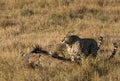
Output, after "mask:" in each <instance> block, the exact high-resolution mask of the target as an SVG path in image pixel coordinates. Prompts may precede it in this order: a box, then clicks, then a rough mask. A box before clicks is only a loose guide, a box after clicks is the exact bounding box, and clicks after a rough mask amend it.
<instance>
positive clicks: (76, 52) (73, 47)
mask: <svg viewBox="0 0 120 81" xmlns="http://www.w3.org/2000/svg"><path fill="white" fill-rule="evenodd" d="M102 41H103V37H102V36H100V38H99V42H98V44H97V42H96V41H95V40H94V39H92V38H80V37H78V36H77V35H69V36H65V37H63V39H62V40H61V43H62V44H65V45H66V48H67V52H68V54H69V55H70V57H71V61H74V59H75V58H77V57H79V58H84V57H88V56H89V55H92V57H94V58H96V56H97V51H98V49H99V48H100V46H101V44H102Z"/></svg>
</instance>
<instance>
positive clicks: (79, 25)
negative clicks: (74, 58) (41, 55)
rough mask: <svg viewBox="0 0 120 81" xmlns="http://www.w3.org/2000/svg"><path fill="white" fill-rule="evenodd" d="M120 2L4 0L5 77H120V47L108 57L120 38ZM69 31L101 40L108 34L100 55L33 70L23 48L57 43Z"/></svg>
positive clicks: (1, 71) (29, 80) (1, 61)
mask: <svg viewBox="0 0 120 81" xmlns="http://www.w3.org/2000/svg"><path fill="white" fill-rule="evenodd" d="M119 4H120V1H119V0H104V1H103V0H91V1H88V0H0V81H38V80H39V81H101V80H102V81H106V80H107V81H119V80H120V77H119V76H120V62H119V61H120V60H119V59H120V56H119V52H120V50H119V49H118V50H117V54H116V56H115V58H114V59H112V60H110V61H105V60H104V59H105V58H107V57H108V56H110V54H111V52H112V50H113V44H112V43H114V42H117V43H118V44H119V41H120V39H119V38H120V34H119V32H120V30H119V26H120V5H119ZM68 33H69V34H76V35H79V36H80V37H81V38H94V39H95V40H98V37H99V36H100V35H102V36H103V37H104V43H103V45H102V47H101V50H100V51H99V52H98V57H97V59H96V60H95V61H91V58H88V59H86V60H85V61H84V62H83V63H82V65H76V64H73V65H71V64H67V65H66V66H63V65H61V64H58V65H56V66H54V67H44V68H43V67H37V68H36V69H34V70H33V69H31V68H29V67H28V66H27V65H25V64H24V62H22V61H21V59H20V58H19V55H18V54H19V52H20V51H21V50H24V51H25V52H29V51H30V50H31V49H32V46H34V45H35V44H39V45H41V46H42V47H44V48H46V49H47V50H54V49H56V47H55V46H56V45H57V44H58V43H59V41H60V39H61V37H62V36H63V35H66V34H68ZM48 46H52V47H51V48H49V47H48ZM46 60H47V59H46ZM53 62H54V61H53Z"/></svg>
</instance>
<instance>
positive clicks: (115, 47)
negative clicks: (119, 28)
mask: <svg viewBox="0 0 120 81" xmlns="http://www.w3.org/2000/svg"><path fill="white" fill-rule="evenodd" d="M113 45H114V49H113V52H112V54H111V56H110V57H109V59H111V58H113V57H114V56H115V54H116V52H117V49H118V44H117V43H113Z"/></svg>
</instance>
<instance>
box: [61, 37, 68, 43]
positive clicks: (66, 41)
mask: <svg viewBox="0 0 120 81" xmlns="http://www.w3.org/2000/svg"><path fill="white" fill-rule="evenodd" d="M60 42H61V43H62V44H69V37H68V36H63V37H62V38H61V41H60Z"/></svg>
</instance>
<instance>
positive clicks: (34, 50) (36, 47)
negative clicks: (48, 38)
mask: <svg viewBox="0 0 120 81" xmlns="http://www.w3.org/2000/svg"><path fill="white" fill-rule="evenodd" d="M30 53H36V54H37V53H43V54H47V55H48V54H49V53H48V51H46V50H44V49H43V48H42V47H41V46H39V45H35V46H34V47H33V50H32V51H31V52H30Z"/></svg>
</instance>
